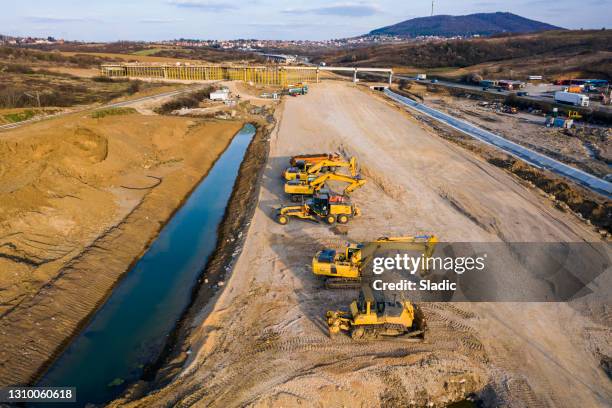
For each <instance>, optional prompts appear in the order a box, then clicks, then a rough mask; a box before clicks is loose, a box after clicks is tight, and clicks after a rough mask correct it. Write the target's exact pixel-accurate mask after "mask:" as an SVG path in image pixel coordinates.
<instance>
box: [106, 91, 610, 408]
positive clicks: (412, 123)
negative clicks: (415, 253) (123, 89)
mask: <svg viewBox="0 0 612 408" xmlns="http://www.w3.org/2000/svg"><path fill="white" fill-rule="evenodd" d="M276 116H277V117H276V119H277V126H276V128H275V129H274V131H273V132H272V133H271V136H270V141H269V157H268V159H267V163H266V164H265V169H264V171H263V177H262V178H261V186H260V190H259V195H258V198H257V202H256V203H257V208H256V209H255V211H254V215H253V217H252V221H251V223H250V225H248V223H247V224H246V225H247V226H248V233H247V234H246V239H244V243H243V244H242V241H241V244H240V247H239V248H238V249H237V250H236V252H234V253H233V254H232V255H233V256H238V253H239V252H240V251H241V253H240V255H239V257H238V260H237V261H236V262H235V263H232V264H231V265H232V268H231V269H228V273H230V274H229V275H228V277H227V280H226V281H225V282H224V285H223V287H222V291H220V292H219V293H218V294H217V295H216V296H215V297H213V298H212V300H211V301H210V302H208V303H206V300H208V298H209V297H210V293H209V292H207V291H201V293H200V295H198V296H199V299H197V300H196V301H195V303H194V304H193V306H192V310H190V312H189V314H188V316H189V321H188V322H185V323H184V325H183V326H184V327H183V330H184V332H183V335H180V336H178V338H179V339H180V344H178V345H177V350H179V351H180V352H177V353H175V359H174V360H172V362H171V363H170V366H169V367H167V368H166V370H162V371H161V373H162V374H161V375H160V376H159V377H160V378H158V384H163V387H161V388H159V389H158V390H157V391H154V392H151V393H150V394H149V395H147V396H144V397H141V398H140V399H135V400H132V401H131V402H129V401H128V400H127V399H122V400H118V401H115V402H114V403H113V404H112V405H118V406H119V405H121V406H124V405H131V406H139V407H151V406H172V405H176V406H181V407H186V406H214V407H228V406H330V407H331V406H368V407H373V406H446V405H447V404H448V403H451V402H454V401H459V400H463V399H464V398H465V397H466V396H468V395H470V394H472V393H474V394H476V395H477V396H478V397H479V398H480V399H481V400H482V401H483V402H484V403H485V404H487V405H490V406H517V407H548V406H561V407H574V406H593V407H595V406H608V403H609V401H610V400H612V383H611V382H610V377H609V376H608V375H609V374H607V373H606V370H605V369H606V367H607V368H608V369H609V361H610V356H611V355H612V342H611V341H610V340H611V338H612V337H611V334H612V326H611V325H612V315H611V314H610V310H609V307H610V303H609V296H607V295H606V293H607V292H606V290H608V289H607V288H609V287H610V284H611V281H612V280H611V279H610V276H609V275H610V274H609V271H608V273H607V274H603V275H601V276H599V277H598V278H597V279H596V280H595V281H594V282H592V284H591V285H590V288H591V289H592V293H591V294H590V295H588V296H585V297H583V298H581V299H580V300H578V301H573V302H568V303H427V304H422V308H423V310H424V312H425V314H426V316H427V318H428V324H429V331H428V333H427V338H426V341H425V342H423V343H408V342H405V341H398V340H385V341H365V342H356V341H352V340H351V339H349V338H348V337H342V336H341V337H339V338H336V339H330V338H329V336H328V334H327V329H326V324H325V322H324V315H325V312H326V311H327V310H330V309H338V308H344V307H346V306H347V305H348V304H349V303H350V301H351V300H353V299H354V298H355V296H356V293H355V291H352V290H340V291H337V290H336V291H333V290H326V289H324V288H323V286H322V284H321V282H320V281H318V280H316V279H315V278H314V277H313V275H312V273H311V270H310V266H309V264H310V260H311V258H312V256H313V254H314V253H315V252H316V251H317V250H319V249H321V248H323V247H329V246H335V247H339V246H341V245H342V244H343V243H344V242H346V241H347V240H350V241H366V240H372V239H375V238H377V237H379V236H397V235H412V234H419V233H435V234H436V235H437V236H438V237H439V238H440V239H441V240H442V241H455V242H466V241H468V242H470V241H471V242H500V241H504V242H584V241H587V242H599V241H601V239H602V238H601V235H600V234H598V233H597V231H595V230H594V229H593V227H591V226H589V225H588V224H587V223H585V222H584V221H583V220H581V219H579V218H578V217H576V216H575V215H574V214H572V213H569V212H564V211H562V210H560V209H559V208H557V207H556V206H555V204H554V202H553V201H552V200H550V198H548V197H547V196H546V195H544V194H539V193H538V192H537V190H536V189H534V188H533V187H531V186H529V185H528V184H526V183H525V182H523V181H522V180H520V179H519V178H517V177H515V176H513V175H512V174H511V173H509V172H507V171H506V170H504V169H503V168H500V167H497V166H495V165H493V164H491V163H489V162H487V161H486V160H485V159H483V158H481V157H480V156H478V155H477V154H476V153H475V152H473V151H470V150H467V149H464V148H462V147H460V146H458V145H456V144H453V143H451V142H449V141H448V140H445V139H443V138H441V137H439V136H438V135H437V134H436V133H435V132H434V131H433V130H432V129H431V128H430V127H428V126H427V124H424V123H422V122H420V121H418V120H416V119H415V118H414V117H412V116H411V115H410V114H408V113H406V112H405V111H403V110H401V109H398V108H397V107H396V106H394V105H393V104H391V103H390V102H388V101H386V100H385V99H384V98H382V97H375V96H373V95H372V94H371V93H369V92H367V91H363V90H360V89H357V88H356V87H355V86H353V85H349V84H347V83H343V82H340V81H329V82H325V83H322V84H318V85H313V86H312V87H311V92H310V93H309V94H308V95H306V96H303V97H299V98H288V99H287V100H286V101H284V102H283V105H282V106H281V108H280V109H278V110H277V114H276ZM322 151H340V152H343V153H345V154H346V155H355V156H356V157H357V158H358V160H359V162H360V164H361V169H362V172H363V174H364V175H365V176H366V177H367V178H368V180H369V183H368V184H366V186H365V187H363V188H362V189H360V190H358V191H356V192H355V193H354V194H353V195H352V198H353V201H354V202H356V203H357V204H358V205H359V206H360V207H361V208H362V210H363V216H362V217H360V218H357V219H355V220H354V221H352V222H351V223H350V224H349V225H348V228H339V227H329V226H326V225H322V224H314V223H310V222H302V221H298V220H294V221H292V222H291V223H290V224H289V225H287V226H281V225H279V224H277V223H276V222H275V220H274V210H275V209H276V208H277V207H278V206H279V205H280V204H281V203H283V202H287V200H286V198H285V197H284V196H283V191H282V182H281V179H280V174H281V171H282V170H283V169H284V168H285V167H286V166H287V163H288V159H289V157H290V156H291V155H294V154H299V153H309V152H310V153H315V152H322ZM240 197H241V198H242V199H244V197H247V196H244V195H240ZM231 217H232V214H229V215H228V216H227V217H226V222H227V220H228V219H231ZM241 231H245V232H246V231H247V229H246V228H244V227H243V229H242V230H241ZM234 233H238V234H239V232H238V231H234ZM227 261H228V265H229V259H228V260H227ZM509 270H511V267H509ZM172 371H174V372H175V373H177V375H176V376H174V377H169V376H168V373H169V372H172ZM136 395H137V394H133V395H132V398H135V396H136Z"/></svg>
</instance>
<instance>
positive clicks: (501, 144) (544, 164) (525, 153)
mask: <svg viewBox="0 0 612 408" xmlns="http://www.w3.org/2000/svg"><path fill="white" fill-rule="evenodd" d="M385 94H386V95H387V96H388V97H389V98H391V99H393V100H395V101H397V102H400V103H401V104H403V105H405V106H408V107H409V108H411V109H414V110H416V111H418V112H420V113H422V114H425V115H427V116H429V117H431V118H433V119H435V120H438V121H439V122H442V123H444V124H446V125H448V126H450V127H452V128H454V129H457V130H459V131H461V132H463V133H465V134H467V135H469V136H471V137H473V138H475V139H478V140H480V141H482V142H485V143H487V144H489V145H491V146H494V147H496V148H499V149H501V150H503V151H505V152H506V153H508V154H511V155H512V156H515V157H517V158H519V159H521V160H524V161H525V162H527V163H529V164H531V165H533V166H536V167H539V168H543V169H547V170H550V171H552V172H553V173H555V174H558V175H560V176H563V177H567V178H568V179H570V180H572V181H574V182H576V183H578V184H580V185H582V186H584V187H586V188H588V189H590V190H592V191H595V192H597V193H599V194H602V195H603V196H605V197H607V198H612V183H610V182H608V181H605V180H603V179H600V178H599V177H595V176H594V175H592V174H589V173H586V172H584V171H582V170H579V169H577V168H574V167H571V166H568V165H567V164H564V163H561V162H560V161H557V160H555V159H552V158H550V157H548V156H545V155H543V154H541V153H538V152H536V151H534V150H531V149H528V148H526V147H524V146H521V145H519V144H517V143H514V142H511V141H509V140H507V139H504V138H503V137H501V136H498V135H496V134H494V133H491V132H488V131H486V130H484V129H481V128H479V127H477V126H474V125H472V124H470V123H468V122H466V121H463V120H461V119H457V118H455V117H453V116H451V115H448V114H446V113H442V112H440V111H438V110H436V109H433V108H431V107H429V106H426V105H423V104H421V103H418V102H415V101H413V100H412V99H410V98H406V97H404V96H401V95H398V94H396V93H395V92H393V91H390V90H389V89H386V90H385Z"/></svg>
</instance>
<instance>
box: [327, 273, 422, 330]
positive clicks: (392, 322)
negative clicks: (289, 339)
mask: <svg viewBox="0 0 612 408" xmlns="http://www.w3.org/2000/svg"><path fill="white" fill-rule="evenodd" d="M326 318H327V325H328V327H329V334H330V337H334V336H335V335H337V334H339V333H341V332H345V333H347V334H349V335H350V336H351V338H353V339H354V340H368V339H379V338H381V337H402V338H406V339H409V340H413V341H422V340H424V338H425V330H426V328H427V324H426V322H425V317H424V315H423V312H422V311H421V309H420V308H419V307H418V306H417V305H414V304H412V303H411V302H410V301H408V300H406V299H399V300H398V299H397V298H394V299H393V300H392V301H389V300H386V299H385V298H384V295H383V293H382V292H376V295H375V293H374V292H373V291H372V288H370V287H369V286H368V285H363V286H362V288H361V292H360V293H359V298H358V299H357V300H354V301H353V302H352V303H351V305H350V307H349V311H342V310H336V311H332V310H330V311H328V312H327V314H326Z"/></svg>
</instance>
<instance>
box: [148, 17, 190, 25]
mask: <svg viewBox="0 0 612 408" xmlns="http://www.w3.org/2000/svg"><path fill="white" fill-rule="evenodd" d="M182 21H185V20H183V19H182V18H143V19H141V20H138V22H139V23H143V24H171V23H180V22H182Z"/></svg>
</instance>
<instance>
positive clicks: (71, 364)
mask: <svg viewBox="0 0 612 408" xmlns="http://www.w3.org/2000/svg"><path fill="white" fill-rule="evenodd" d="M254 134H255V128H254V127H253V126H252V125H246V126H245V127H244V128H243V129H242V130H241V131H240V132H239V133H238V134H237V135H236V136H235V137H234V139H233V140H232V142H231V143H230V145H229V146H228V148H227V149H226V151H225V152H224V153H223V155H222V156H221V157H220V158H219V159H218V160H217V162H216V163H215V165H214V166H213V168H212V169H211V170H210V172H209V174H208V176H207V177H206V178H205V179H204V180H203V181H202V182H201V183H200V184H199V185H198V187H196V189H195V190H194V192H193V193H192V194H191V196H190V197H189V198H188V199H187V201H186V202H185V204H184V205H183V206H182V207H181V208H180V209H179V211H177V213H176V214H175V215H174V216H173V217H172V219H171V220H170V222H169V223H168V224H166V226H165V227H164V228H163V229H162V231H161V233H160V234H159V237H158V238H157V239H156V240H155V241H154V242H153V244H152V245H151V247H150V248H149V249H148V251H147V252H146V253H145V254H144V256H143V257H142V258H141V259H140V260H139V261H138V263H136V264H135V265H134V267H133V268H132V269H131V270H130V271H129V272H128V273H127V275H126V276H125V278H124V279H123V280H122V281H121V282H120V284H119V285H118V286H117V287H116V288H115V290H114V291H113V293H112V295H111V296H110V298H109V299H108V301H107V302H106V303H105V304H104V306H102V308H100V310H99V311H98V312H97V313H96V314H95V316H94V317H93V319H92V321H91V322H90V323H89V325H88V326H87V327H86V328H85V330H84V331H83V332H82V333H81V334H80V335H79V336H78V337H77V338H76V339H75V340H74V341H73V342H72V344H71V345H70V346H69V347H68V348H67V349H66V351H65V352H64V353H63V354H62V355H61V356H60V358H59V359H58V360H57V361H56V362H55V364H54V365H53V366H52V367H51V369H50V370H49V371H48V372H47V374H46V375H45V376H44V377H43V378H42V380H41V381H40V383H39V384H38V385H39V386H72V387H76V395H77V404H76V405H78V406H83V405H85V404H86V403H89V402H91V403H104V402H108V401H109V400H111V399H113V398H114V397H117V396H118V395H119V394H120V393H121V392H122V391H124V390H125V387H126V386H127V385H128V384H129V383H130V382H132V381H135V380H138V379H139V378H140V377H141V375H142V372H143V366H144V365H146V364H147V363H150V362H152V361H154V360H155V358H156V357H157V356H159V354H160V353H161V351H162V349H163V346H164V344H165V341H166V338H167V336H168V334H169V333H170V331H171V330H172V329H173V327H174V326H175V324H176V323H177V320H178V319H179V318H180V316H181V314H182V312H183V311H184V310H185V308H186V307H187V305H188V303H189V301H190V296H191V291H192V288H193V286H194V284H195V283H196V281H197V279H198V277H199V275H200V273H201V271H202V269H203V267H204V266H205V265H206V261H207V259H208V257H209V256H210V255H211V254H212V252H213V250H214V249H215V246H216V242H217V227H218V225H219V223H220V222H221V220H222V218H223V214H224V212H225V207H226V205H227V202H228V200H229V198H230V195H231V193H232V189H233V186H234V181H235V179H236V176H237V174H238V169H239V167H240V164H241V163H242V160H243V158H244V154H245V152H246V149H247V147H248V145H249V143H250V141H251V139H252V137H253V135H254ZM100 273H104V271H100ZM67 405H70V406H74V404H60V406H64V407H66V406H67ZM46 406H48V405H46Z"/></svg>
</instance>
